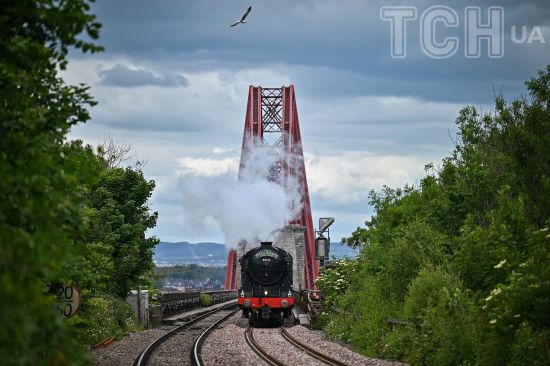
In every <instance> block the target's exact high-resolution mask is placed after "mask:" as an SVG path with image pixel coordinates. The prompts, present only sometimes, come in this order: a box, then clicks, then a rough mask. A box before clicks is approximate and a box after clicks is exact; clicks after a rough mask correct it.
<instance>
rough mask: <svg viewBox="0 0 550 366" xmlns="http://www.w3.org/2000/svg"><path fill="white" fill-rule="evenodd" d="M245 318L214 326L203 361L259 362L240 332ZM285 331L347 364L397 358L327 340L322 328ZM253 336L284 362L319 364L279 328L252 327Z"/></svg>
mask: <svg viewBox="0 0 550 366" xmlns="http://www.w3.org/2000/svg"><path fill="white" fill-rule="evenodd" d="M247 327H248V319H243V318H241V314H240V313H237V314H235V315H234V316H232V317H231V318H229V319H228V320H227V321H226V322H224V323H223V324H222V325H221V326H220V327H219V328H218V329H216V330H214V331H213V332H212V333H210V335H209V336H208V338H207V339H206V341H205V342H204V344H203V346H202V359H203V362H204V364H205V365H212V366H219V365H263V364H264V363H263V362H262V361H261V359H260V358H259V356H257V355H256V354H255V353H254V352H253V351H252V350H250V348H249V347H248V345H247V344H246V342H245V338H244V332H245V330H246V328H247ZM286 330H287V331H288V333H289V334H290V335H291V336H292V337H293V338H296V339H297V340H298V341H300V342H302V343H304V344H305V345H307V346H309V347H311V348H313V349H315V350H317V351H319V352H321V353H324V354H326V355H328V356H330V357H332V358H335V359H337V360H340V361H342V362H344V363H346V364H348V365H369V366H397V365H406V364H403V363H400V362H393V361H386V360H380V359H375V358H370V357H365V356H362V355H360V354H358V353H356V352H353V351H352V350H350V349H348V348H346V347H345V346H343V345H340V344H338V343H335V342H331V341H329V340H327V339H326V338H325V337H324V335H323V333H322V332H319V331H312V330H310V329H308V328H306V327H303V326H300V325H296V326H292V327H288V328H286ZM253 334H254V339H255V340H256V342H257V343H258V344H259V345H260V346H261V347H262V348H264V349H265V350H266V352H268V353H269V354H270V355H272V356H275V357H276V358H277V359H279V360H280V361H282V362H284V363H286V364H288V365H304V366H306V365H319V364H320V361H318V360H316V359H315V358H313V357H312V356H310V355H308V354H307V353H305V352H304V351H302V350H300V349H298V348H296V347H295V346H293V345H292V344H290V343H289V342H288V341H286V340H285V339H284V338H283V337H282V336H281V334H280V330H279V328H254V330H253Z"/></svg>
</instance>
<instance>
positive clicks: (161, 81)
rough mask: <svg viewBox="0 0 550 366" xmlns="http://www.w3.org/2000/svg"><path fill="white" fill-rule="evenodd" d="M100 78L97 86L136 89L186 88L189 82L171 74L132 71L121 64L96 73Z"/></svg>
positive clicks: (139, 70)
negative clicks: (146, 86)
mask: <svg viewBox="0 0 550 366" xmlns="http://www.w3.org/2000/svg"><path fill="white" fill-rule="evenodd" d="M98 76H99V77H100V78H101V81H100V82H99V85H103V86H121V87H136V86H145V85H156V86H165V87H175V86H187V85H188V84H189V80H187V78H186V77H185V76H183V75H177V74H171V75H162V76H157V75H155V74H154V73H153V72H152V71H149V70H146V69H132V68H129V67H128V66H125V65H122V64H116V65H115V66H113V67H112V68H110V69H107V70H101V71H99V72H98Z"/></svg>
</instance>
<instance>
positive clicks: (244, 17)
mask: <svg viewBox="0 0 550 366" xmlns="http://www.w3.org/2000/svg"><path fill="white" fill-rule="evenodd" d="M250 10H252V6H249V7H248V9H246V12H245V13H244V14H243V17H242V18H241V20H239V21H238V22H235V23H233V24H231V27H234V26H237V25H239V24H244V23H246V20H245V19H246V17H247V16H248V14H250Z"/></svg>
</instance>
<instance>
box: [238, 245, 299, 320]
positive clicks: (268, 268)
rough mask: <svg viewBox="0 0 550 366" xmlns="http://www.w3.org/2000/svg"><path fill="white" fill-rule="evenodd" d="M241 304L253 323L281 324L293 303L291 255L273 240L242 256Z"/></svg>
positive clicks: (287, 316) (287, 315) (288, 315)
mask: <svg viewBox="0 0 550 366" xmlns="http://www.w3.org/2000/svg"><path fill="white" fill-rule="evenodd" d="M239 262H240V264H241V288H239V300H238V303H239V307H240V308H241V309H242V311H243V315H244V317H245V318H248V319H249V322H250V324H251V325H255V324H257V323H264V324H268V323H275V324H281V323H282V322H283V319H285V318H289V317H290V313H291V310H292V308H293V307H294V294H293V288H292V256H291V255H290V254H289V253H288V252H286V251H284V250H283V249H281V248H277V247H274V246H273V245H272V243H271V242H262V243H261V245H260V246H259V247H257V248H254V249H252V250H249V251H248V252H247V253H246V254H245V255H243V256H242V258H241V259H240V260H239Z"/></svg>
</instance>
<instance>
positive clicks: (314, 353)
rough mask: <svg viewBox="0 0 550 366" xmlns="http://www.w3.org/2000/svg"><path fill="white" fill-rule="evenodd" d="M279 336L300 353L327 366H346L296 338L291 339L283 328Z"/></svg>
mask: <svg viewBox="0 0 550 366" xmlns="http://www.w3.org/2000/svg"><path fill="white" fill-rule="evenodd" d="M281 335H282V336H283V338H284V339H286V340H287V341H288V342H289V343H292V345H293V346H295V347H297V348H299V349H301V350H302V351H304V352H306V353H307V354H309V355H310V356H312V357H313V358H316V359H317V360H319V361H321V362H323V363H325V364H327V365H334V366H346V364H345V363H343V362H342V361H339V360H336V359H334V358H332V357H329V356H327V355H325V354H323V353H321V352H319V351H317V350H315V349H313V348H311V347H309V346H308V345H306V344H304V343H302V342H300V341H298V340H297V339H296V338H294V337H292V336H291V335H290V334H289V333H288V332H287V331H286V329H285V328H281Z"/></svg>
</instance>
